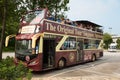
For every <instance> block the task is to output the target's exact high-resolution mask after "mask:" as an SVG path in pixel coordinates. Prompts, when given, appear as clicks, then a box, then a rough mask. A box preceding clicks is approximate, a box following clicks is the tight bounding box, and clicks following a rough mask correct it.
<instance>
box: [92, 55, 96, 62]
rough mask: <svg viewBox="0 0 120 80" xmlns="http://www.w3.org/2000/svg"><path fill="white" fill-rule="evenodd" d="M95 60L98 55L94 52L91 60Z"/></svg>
mask: <svg viewBox="0 0 120 80" xmlns="http://www.w3.org/2000/svg"><path fill="white" fill-rule="evenodd" d="M95 60H96V56H95V54H93V55H92V59H91V61H92V62H94V61H95Z"/></svg>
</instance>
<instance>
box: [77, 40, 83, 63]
mask: <svg viewBox="0 0 120 80" xmlns="http://www.w3.org/2000/svg"><path fill="white" fill-rule="evenodd" d="M83 60H84V52H83V39H77V62H82V61H83Z"/></svg>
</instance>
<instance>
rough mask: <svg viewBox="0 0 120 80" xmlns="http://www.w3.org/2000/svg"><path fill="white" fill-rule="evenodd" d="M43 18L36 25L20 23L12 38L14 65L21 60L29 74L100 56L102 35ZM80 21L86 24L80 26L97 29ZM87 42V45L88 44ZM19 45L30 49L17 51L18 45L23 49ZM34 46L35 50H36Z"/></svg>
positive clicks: (101, 52) (101, 53) (101, 54)
mask: <svg viewBox="0 0 120 80" xmlns="http://www.w3.org/2000/svg"><path fill="white" fill-rule="evenodd" d="M45 14H46V12H45ZM45 14H44V15H45ZM45 18H46V16H44V17H43V19H42V20H41V21H39V24H24V25H23V23H22V25H21V28H20V30H19V33H18V34H17V35H16V37H15V39H16V51H15V60H14V62H15V63H16V64H18V63H19V61H22V62H23V64H24V65H26V66H27V67H28V68H30V69H32V70H33V71H43V70H48V69H54V68H63V67H64V66H70V65H74V64H79V63H83V62H87V61H92V60H95V59H98V58H100V57H102V56H103V50H102V49H101V48H100V43H101V40H102V37H103V34H102V32H97V31H89V30H85V29H83V28H78V27H75V26H72V25H67V24H61V23H59V22H56V21H52V20H48V19H45ZM36 20H37V19H36ZM38 20H39V19H38ZM84 22H87V23H81V24H86V25H89V26H91V25H92V26H93V25H95V26H98V25H96V24H94V23H91V22H89V23H90V24H88V21H84ZM78 23H80V22H79V21H78ZM34 41H35V42H34ZM90 42H91V44H88V43H90ZM23 43H24V44H26V45H27V47H28V46H29V47H31V46H32V48H33V49H31V48H30V51H28V52H27V51H26V53H25V51H23V50H22V51H20V49H19V48H20V47H19V46H24V44H23ZM21 44H23V45H21ZM36 46H39V47H37V49H36ZM62 46H63V47H64V48H63V47H62ZM25 48H26V47H25ZM25 48H24V49H25Z"/></svg>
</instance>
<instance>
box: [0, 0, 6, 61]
mask: <svg viewBox="0 0 120 80" xmlns="http://www.w3.org/2000/svg"><path fill="white" fill-rule="evenodd" d="M3 2H4V5H3V21H2V22H3V23H2V30H1V31H2V34H1V39H0V60H2V49H3V41H4V34H5V27H6V11H7V0H4V1H3Z"/></svg>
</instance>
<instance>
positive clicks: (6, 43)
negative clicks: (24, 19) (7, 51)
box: [5, 35, 16, 47]
mask: <svg viewBox="0 0 120 80" xmlns="http://www.w3.org/2000/svg"><path fill="white" fill-rule="evenodd" d="M15 36H16V35H9V36H7V37H6V40H5V47H7V46H8V43H9V39H10V38H13V37H15Z"/></svg>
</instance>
